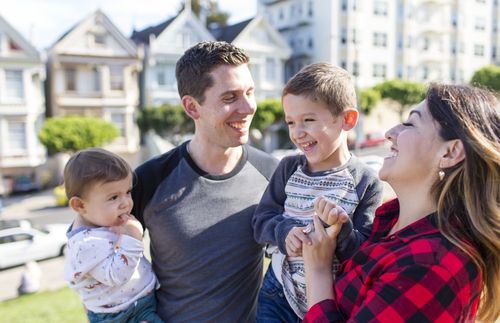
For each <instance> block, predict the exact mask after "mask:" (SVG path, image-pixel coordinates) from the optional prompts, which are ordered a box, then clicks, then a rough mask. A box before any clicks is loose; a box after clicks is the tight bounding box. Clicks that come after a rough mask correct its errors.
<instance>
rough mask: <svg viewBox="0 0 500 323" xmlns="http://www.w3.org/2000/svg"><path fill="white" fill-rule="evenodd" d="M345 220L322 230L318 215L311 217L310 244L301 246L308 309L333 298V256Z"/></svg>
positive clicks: (345, 217) (343, 217) (340, 218)
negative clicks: (312, 229) (312, 225)
mask: <svg viewBox="0 0 500 323" xmlns="http://www.w3.org/2000/svg"><path fill="white" fill-rule="evenodd" d="M347 219H348V217H347V216H340V217H338V220H337V221H336V223H335V224H334V225H331V226H329V227H327V228H324V227H323V224H322V222H321V220H320V219H319V217H318V215H314V216H313V220H314V231H313V232H311V233H309V237H310V238H311V241H312V244H311V245H309V244H306V243H303V244H302V257H303V258H304V267H305V274H306V286H307V288H306V292H307V305H308V307H309V308H310V307H311V306H313V305H314V304H316V303H318V302H320V301H322V300H325V299H333V298H334V294H333V273H332V266H333V255H334V253H335V248H336V247H337V236H338V234H339V232H340V229H341V228H342V224H343V223H344V222H346V221H347Z"/></svg>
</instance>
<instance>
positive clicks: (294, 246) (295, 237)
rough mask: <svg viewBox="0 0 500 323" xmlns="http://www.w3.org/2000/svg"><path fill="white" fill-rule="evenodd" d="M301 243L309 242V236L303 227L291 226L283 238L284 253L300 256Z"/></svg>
mask: <svg viewBox="0 0 500 323" xmlns="http://www.w3.org/2000/svg"><path fill="white" fill-rule="evenodd" d="M302 243H307V244H311V238H309V237H308V236H307V234H306V233H304V227H293V228H292V230H290V232H288V235H287V236H286V238H285V245H286V253H287V254H288V255H289V256H290V257H299V256H302Z"/></svg>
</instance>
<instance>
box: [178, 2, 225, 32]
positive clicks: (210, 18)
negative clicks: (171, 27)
mask: <svg viewBox="0 0 500 323" xmlns="http://www.w3.org/2000/svg"><path fill="white" fill-rule="evenodd" d="M184 7H185V3H184V4H182V6H181V11H182V10H184ZM191 11H192V12H193V13H194V15H195V16H196V17H198V18H200V16H201V15H202V12H203V14H204V15H205V17H206V27H207V28H208V27H210V28H214V27H224V26H226V25H227V21H228V19H229V13H227V12H225V11H220V9H219V4H218V3H217V1H214V0H191Z"/></svg>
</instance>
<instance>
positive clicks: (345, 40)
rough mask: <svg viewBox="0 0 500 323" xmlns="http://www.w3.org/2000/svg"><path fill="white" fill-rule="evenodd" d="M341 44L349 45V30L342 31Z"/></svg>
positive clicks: (343, 29)
mask: <svg viewBox="0 0 500 323" xmlns="http://www.w3.org/2000/svg"><path fill="white" fill-rule="evenodd" d="M340 42H341V43H342V44H344V45H345V43H347V29H345V28H342V30H341V31H340Z"/></svg>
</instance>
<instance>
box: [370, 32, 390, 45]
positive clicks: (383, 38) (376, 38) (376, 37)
mask: <svg viewBox="0 0 500 323" xmlns="http://www.w3.org/2000/svg"><path fill="white" fill-rule="evenodd" d="M373 46H375V47H387V34H386V33H378V32H375V33H373Z"/></svg>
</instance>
